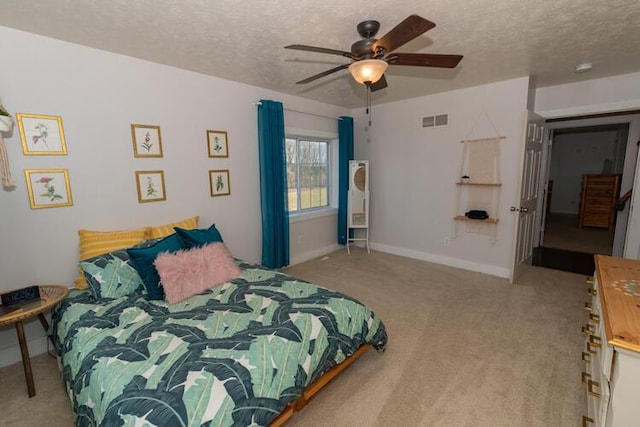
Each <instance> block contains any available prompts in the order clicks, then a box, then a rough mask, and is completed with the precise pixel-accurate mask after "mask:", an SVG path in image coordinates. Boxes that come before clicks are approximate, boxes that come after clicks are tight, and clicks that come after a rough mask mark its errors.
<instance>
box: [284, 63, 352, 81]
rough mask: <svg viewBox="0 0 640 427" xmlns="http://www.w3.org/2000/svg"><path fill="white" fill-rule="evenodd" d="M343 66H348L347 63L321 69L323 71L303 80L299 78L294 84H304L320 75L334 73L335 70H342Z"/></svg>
mask: <svg viewBox="0 0 640 427" xmlns="http://www.w3.org/2000/svg"><path fill="white" fill-rule="evenodd" d="M345 68H349V64H342V65H338V66H337V67H335V68H332V69H330V70H327V71H323V72H321V73H318V74H316V75H313V76H311V77H307V78H306V79H304V80H300V81H299V82H296V84H298V85H302V84H305V83H310V82H312V81H314V80H317V79H319V78H320V77H324V76H328V75H329V74H332V73H335V72H336V71H340V70H344V69H345Z"/></svg>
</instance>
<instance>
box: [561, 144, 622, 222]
mask: <svg viewBox="0 0 640 427" xmlns="http://www.w3.org/2000/svg"><path fill="white" fill-rule="evenodd" d="M617 138H618V132H617V131H608V132H588V133H585V132H582V133H570V134H560V135H557V136H556V137H554V139H553V148H552V155H551V168H550V170H549V179H551V180H553V193H552V198H551V212H554V213H562V214H573V215H577V214H578V211H579V210H580V191H581V189H582V175H583V174H600V173H603V162H604V159H608V160H610V161H611V163H612V164H613V160H614V157H615V148H616V140H617ZM625 142H626V141H625ZM620 172H621V171H620ZM610 173H613V172H610Z"/></svg>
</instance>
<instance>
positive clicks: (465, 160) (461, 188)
mask: <svg viewBox="0 0 640 427" xmlns="http://www.w3.org/2000/svg"><path fill="white" fill-rule="evenodd" d="M481 118H485V119H486V120H487V121H488V122H489V123H490V124H491V127H492V128H493V131H495V136H489V137H486V138H477V139H470V138H469V137H470V135H471V134H472V133H473V131H474V130H475V127H476V125H477V124H478V121H479V120H480V119H481ZM502 139H505V137H504V136H501V135H500V132H498V129H497V128H496V126H495V125H494V123H493V121H492V120H491V119H490V118H489V115H488V114H487V113H486V112H483V113H481V114H480V115H479V116H478V118H477V119H476V121H475V122H474V123H473V125H472V126H471V128H470V129H469V132H468V133H467V136H466V137H465V139H464V140H463V141H461V142H462V143H463V144H464V145H463V148H462V161H461V162H460V177H459V178H458V181H457V182H456V187H457V193H458V194H457V197H456V203H457V205H456V216H455V221H454V230H453V237H454V238H456V237H457V236H458V231H459V230H458V228H459V227H462V226H464V231H465V232H466V233H473V234H483V235H486V236H489V237H490V238H491V243H495V242H496V241H497V239H498V208H499V206H500V187H501V186H502V182H501V180H500V141H501V140H502ZM470 211H474V213H476V214H477V213H478V212H480V213H482V212H486V215H487V217H483V216H481V215H480V216H481V217H480V218H477V217H474V215H470V214H469V213H470ZM476 216H478V215H476Z"/></svg>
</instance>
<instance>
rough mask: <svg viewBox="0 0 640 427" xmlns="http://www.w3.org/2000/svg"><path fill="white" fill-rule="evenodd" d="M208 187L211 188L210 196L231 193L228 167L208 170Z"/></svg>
mask: <svg viewBox="0 0 640 427" xmlns="http://www.w3.org/2000/svg"><path fill="white" fill-rule="evenodd" d="M209 188H210V189H211V197H217V196H229V195H230V194H231V182H229V169H222V170H210V171H209Z"/></svg>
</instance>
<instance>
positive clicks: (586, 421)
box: [582, 415, 595, 427]
mask: <svg viewBox="0 0 640 427" xmlns="http://www.w3.org/2000/svg"><path fill="white" fill-rule="evenodd" d="M589 424H595V421H593V418H589V417H587V416H586V415H583V416H582V427H589Z"/></svg>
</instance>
